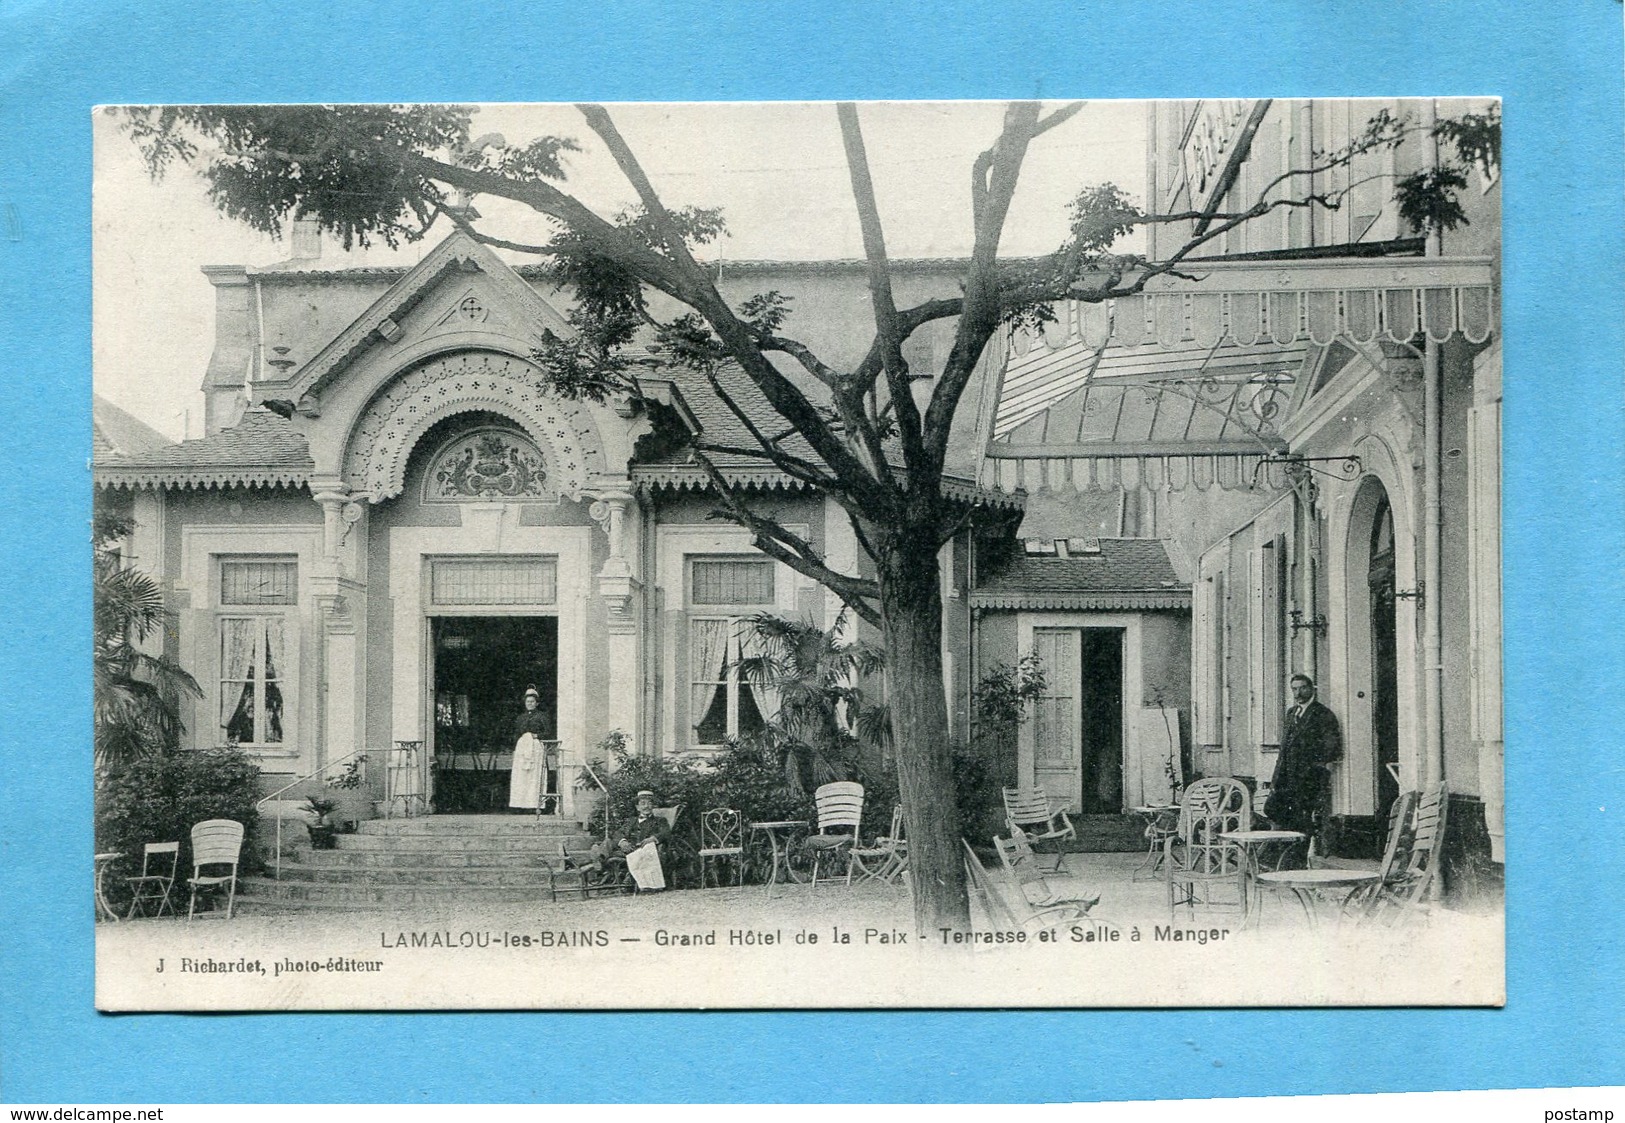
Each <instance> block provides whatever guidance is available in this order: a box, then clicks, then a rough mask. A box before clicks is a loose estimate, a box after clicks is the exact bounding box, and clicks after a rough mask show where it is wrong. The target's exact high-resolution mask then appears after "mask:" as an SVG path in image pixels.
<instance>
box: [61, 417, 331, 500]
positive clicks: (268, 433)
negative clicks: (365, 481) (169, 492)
mask: <svg viewBox="0 0 1625 1123" xmlns="http://www.w3.org/2000/svg"><path fill="white" fill-rule="evenodd" d="M91 466H92V468H93V470H94V474H95V479H96V482H97V483H98V484H101V485H103V486H105V487H230V486H233V485H240V486H260V487H275V486H286V487H297V486H299V485H302V484H306V483H309V482H310V474H311V472H312V471H314V470H315V467H316V462H315V461H314V460H312V459H311V456H310V448H309V446H308V445H307V444H306V442H305V438H304V437H303V436H302V435H301V434H299V433H298V432H296V431H295V430H294V427H293V425H292V424H291V423H289V422H288V421H286V420H285V419H283V418H281V417H278V416H277V415H276V414H274V413H271V412H270V411H269V410H264V409H250V410H248V411H246V412H245V413H244V414H243V417H242V420H241V421H239V422H238V423H237V424H236V425H234V426H233V427H232V428H230V429H223V430H221V431H220V432H218V433H215V434H214V435H213V436H208V437H202V438H200V439H198V440H195V441H182V442H181V443H179V444H168V445H165V446H164V447H162V448H154V449H148V450H145V451H142V452H132V453H129V454H125V455H119V454H117V453H114V452H106V453H104V452H102V451H100V450H98V451H97V452H96V453H95V455H94V456H93V458H92V461H91Z"/></svg>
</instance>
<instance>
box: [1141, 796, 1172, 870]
mask: <svg viewBox="0 0 1625 1123" xmlns="http://www.w3.org/2000/svg"><path fill="white" fill-rule="evenodd" d="M1129 814H1131V815H1142V816H1144V817H1145V840H1146V850H1145V861H1143V862H1141V863H1140V864H1139V865H1138V866H1136V867H1135V869H1134V872H1133V873H1132V874H1130V875H1129V880H1130V881H1150V880H1151V879H1152V878H1154V877H1156V876H1157V874H1158V872H1159V871H1161V869H1162V861H1163V852H1162V843H1163V839H1165V838H1168V837H1170V836H1172V835H1173V834H1175V833H1176V832H1177V831H1178V830H1179V804H1177V803H1154V804H1148V805H1147V806H1144V807H1130V808H1129Z"/></svg>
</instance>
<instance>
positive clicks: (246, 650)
mask: <svg viewBox="0 0 1625 1123" xmlns="http://www.w3.org/2000/svg"><path fill="white" fill-rule="evenodd" d="M254 624H255V622H254V621H253V620H229V619H228V620H222V621H220V727H221V728H222V729H224V730H225V733H226V739H227V740H228V741H252V740H253V739H254Z"/></svg>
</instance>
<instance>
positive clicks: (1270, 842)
mask: <svg viewBox="0 0 1625 1123" xmlns="http://www.w3.org/2000/svg"><path fill="white" fill-rule="evenodd" d="M1219 837H1220V838H1222V839H1224V840H1225V841H1226V842H1234V843H1235V844H1236V845H1238V846H1240V847H1241V852H1242V861H1243V866H1242V868H1243V869H1244V870H1245V871H1246V874H1247V897H1248V901H1247V902H1246V904H1248V905H1249V906H1250V903H1251V899H1252V898H1253V897H1256V896H1258V892H1259V890H1258V876H1259V872H1260V868H1261V867H1262V866H1263V865H1264V860H1263V858H1264V854H1265V853H1266V852H1267V851H1268V850H1269V848H1270V847H1271V846H1279V847H1280V850H1279V851H1278V852H1277V853H1276V855H1275V864H1274V865H1272V866H1270V872H1274V871H1276V870H1278V869H1280V868H1281V862H1282V861H1283V860H1285V858H1286V855H1287V852H1288V851H1290V850H1291V849H1292V847H1293V846H1294V845H1295V844H1297V843H1299V842H1302V841H1303V840H1304V839H1305V838H1308V837H1309V836H1308V835H1306V834H1304V833H1303V832H1302V831H1225V832H1224V833H1223V834H1221V835H1220V836H1219ZM1259 899H1260V903H1262V898H1259ZM1247 911H1249V912H1250V911H1251V908H1250V907H1249V908H1248V909H1247Z"/></svg>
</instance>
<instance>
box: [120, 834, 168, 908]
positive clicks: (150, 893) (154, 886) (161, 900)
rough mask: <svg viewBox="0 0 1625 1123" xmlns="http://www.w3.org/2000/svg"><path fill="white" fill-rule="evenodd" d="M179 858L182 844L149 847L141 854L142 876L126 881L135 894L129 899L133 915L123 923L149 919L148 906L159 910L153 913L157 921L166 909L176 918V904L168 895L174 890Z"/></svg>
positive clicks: (158, 844)
mask: <svg viewBox="0 0 1625 1123" xmlns="http://www.w3.org/2000/svg"><path fill="white" fill-rule="evenodd" d="M165 857H167V858H168V859H169V864H168V868H167V869H166V868H164V858H165ZM180 857H181V844H180V843H178V842H149V843H147V845H146V847H145V848H144V849H143V850H142V852H141V873H140V875H139V876H137V877H127V878H125V879H124V880H125V881H127V882H129V883H130V891H131V892H132V893H133V894H134V896H132V897H131V898H130V912H129V914H128V915H127V916H126V917H125V918H124V919H126V920H134V919H135V918H136V917H137V916H146V915H147V906H148V905H149V904H150V905H155V906H156V908H155V909H154V911H153V913H152V915H153V916H155V917H158V916H163V915H164V910H165V909H168V910H169V915H170V916H175V915H177V913H176V912H175V902H174V901H172V900H170V899H169V894H170V890H172V889H174V888H175V872H176V871H175V867H176V864H177V863H178V862H179V861H180ZM155 858H156V859H157V860H156V861H155V860H154V859H155Z"/></svg>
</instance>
